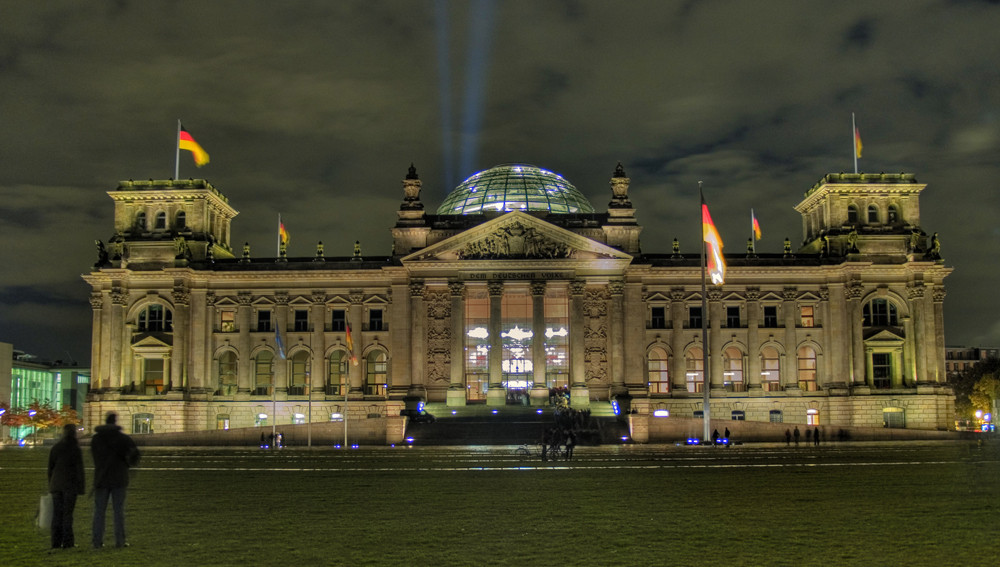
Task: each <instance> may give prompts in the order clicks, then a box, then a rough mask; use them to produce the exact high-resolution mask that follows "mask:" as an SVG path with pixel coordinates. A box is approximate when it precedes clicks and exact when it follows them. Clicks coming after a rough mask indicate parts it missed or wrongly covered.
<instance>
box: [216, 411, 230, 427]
mask: <svg viewBox="0 0 1000 567" xmlns="http://www.w3.org/2000/svg"><path fill="white" fill-rule="evenodd" d="M215 428H216V429H222V430H227V431H228V430H229V414H228V413H220V414H217V415H216V416H215Z"/></svg>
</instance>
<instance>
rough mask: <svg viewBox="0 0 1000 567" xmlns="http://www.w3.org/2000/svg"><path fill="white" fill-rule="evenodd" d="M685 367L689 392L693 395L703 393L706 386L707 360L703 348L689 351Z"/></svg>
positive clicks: (693, 348)
mask: <svg viewBox="0 0 1000 567" xmlns="http://www.w3.org/2000/svg"><path fill="white" fill-rule="evenodd" d="M684 366H685V369H684V370H685V371H684V379H685V381H686V382H687V391H688V392H691V393H692V394H696V393H698V392H701V391H702V389H703V388H704V386H705V359H704V355H703V353H702V350H701V347H691V348H690V349H689V350H688V351H687V355H686V356H685V357H684Z"/></svg>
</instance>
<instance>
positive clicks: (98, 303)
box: [90, 291, 104, 310]
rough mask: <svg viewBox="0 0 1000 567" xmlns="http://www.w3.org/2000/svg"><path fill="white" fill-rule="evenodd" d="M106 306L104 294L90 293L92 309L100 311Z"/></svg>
mask: <svg viewBox="0 0 1000 567" xmlns="http://www.w3.org/2000/svg"><path fill="white" fill-rule="evenodd" d="M103 306H104V294H103V293H101V292H99V291H92V292H90V307H91V308H92V309H95V310H96V309H100V308H101V307H103Z"/></svg>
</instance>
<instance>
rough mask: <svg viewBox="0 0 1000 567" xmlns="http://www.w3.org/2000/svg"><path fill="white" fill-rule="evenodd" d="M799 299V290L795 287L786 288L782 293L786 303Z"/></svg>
mask: <svg viewBox="0 0 1000 567" xmlns="http://www.w3.org/2000/svg"><path fill="white" fill-rule="evenodd" d="M798 297H799V290H798V289H796V288H795V287H794V286H789V287H786V288H785V289H783V290H782V291H781V298H782V299H784V300H785V301H795V300H796V299H798Z"/></svg>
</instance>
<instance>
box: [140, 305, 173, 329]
mask: <svg viewBox="0 0 1000 567" xmlns="http://www.w3.org/2000/svg"><path fill="white" fill-rule="evenodd" d="M136 328H137V330H139V331H140V332H144V333H169V332H172V331H173V330H174V325H173V313H172V312H171V311H170V310H169V309H167V308H166V307H164V306H162V305H160V304H158V303H153V304H150V305H149V306H148V307H146V308H145V309H143V310H142V311H140V312H139V317H138V320H137V321H136Z"/></svg>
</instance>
